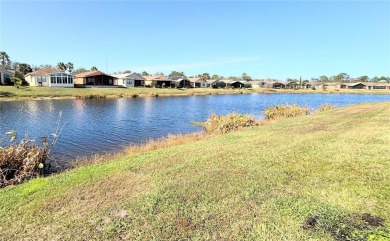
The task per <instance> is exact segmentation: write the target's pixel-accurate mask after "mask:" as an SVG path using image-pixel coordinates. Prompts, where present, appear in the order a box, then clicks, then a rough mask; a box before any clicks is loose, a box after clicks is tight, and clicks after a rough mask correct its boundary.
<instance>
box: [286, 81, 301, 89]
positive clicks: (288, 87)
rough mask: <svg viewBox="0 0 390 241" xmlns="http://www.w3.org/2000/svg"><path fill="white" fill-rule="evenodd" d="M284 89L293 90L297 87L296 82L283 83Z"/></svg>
mask: <svg viewBox="0 0 390 241" xmlns="http://www.w3.org/2000/svg"><path fill="white" fill-rule="evenodd" d="M284 85H285V88H286V89H295V88H297V86H299V84H298V82H296V81H290V82H287V83H284Z"/></svg>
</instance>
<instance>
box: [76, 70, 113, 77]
mask: <svg viewBox="0 0 390 241" xmlns="http://www.w3.org/2000/svg"><path fill="white" fill-rule="evenodd" d="M97 75H106V76H110V75H108V74H106V73H103V72H102V71H99V70H96V71H87V72H83V73H79V74H76V75H75V76H74V77H76V78H84V77H91V76H97ZM110 77H113V76H110Z"/></svg>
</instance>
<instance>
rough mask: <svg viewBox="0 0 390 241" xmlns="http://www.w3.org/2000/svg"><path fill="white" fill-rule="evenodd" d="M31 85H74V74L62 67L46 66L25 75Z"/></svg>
mask: <svg viewBox="0 0 390 241" xmlns="http://www.w3.org/2000/svg"><path fill="white" fill-rule="evenodd" d="M24 78H25V80H26V82H27V83H28V84H29V85H30V86H48V87H73V75H71V74H67V73H65V72H64V71H63V70H60V69H52V68H44V69H39V70H37V71H34V72H31V73H28V74H26V75H25V76H24Z"/></svg>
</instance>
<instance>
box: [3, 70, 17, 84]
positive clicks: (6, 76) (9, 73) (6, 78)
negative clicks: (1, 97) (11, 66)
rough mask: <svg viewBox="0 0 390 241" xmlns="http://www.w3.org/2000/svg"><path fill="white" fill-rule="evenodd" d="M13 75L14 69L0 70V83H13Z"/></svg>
mask: <svg viewBox="0 0 390 241" xmlns="http://www.w3.org/2000/svg"><path fill="white" fill-rule="evenodd" d="M14 75H15V70H0V85H13V83H12V82H11V78H12V77H13V76H14Z"/></svg>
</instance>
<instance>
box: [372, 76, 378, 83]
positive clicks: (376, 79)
mask: <svg viewBox="0 0 390 241" xmlns="http://www.w3.org/2000/svg"><path fill="white" fill-rule="evenodd" d="M371 81H372V82H378V81H379V78H378V77H377V76H375V77H373V78H371Z"/></svg>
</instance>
